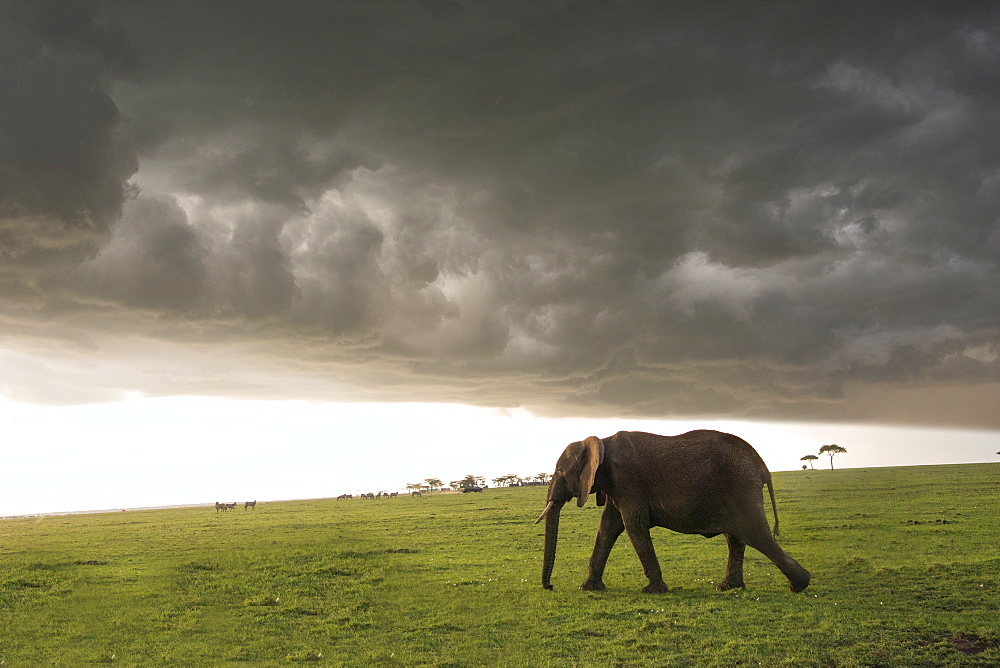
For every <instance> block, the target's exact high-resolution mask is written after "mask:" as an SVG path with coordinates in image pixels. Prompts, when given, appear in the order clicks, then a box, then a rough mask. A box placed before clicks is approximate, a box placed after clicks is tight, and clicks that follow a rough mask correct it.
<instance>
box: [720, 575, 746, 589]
mask: <svg viewBox="0 0 1000 668" xmlns="http://www.w3.org/2000/svg"><path fill="white" fill-rule="evenodd" d="M715 588H716V589H718V590H719V591H729V590H730V589H746V588H747V586H746V585H745V584H743V580H742V579H740V580H736V579H732V580H730V579H729V578H726V579H725V580H723V581H722V582H720V583H719V584H717V585H715Z"/></svg>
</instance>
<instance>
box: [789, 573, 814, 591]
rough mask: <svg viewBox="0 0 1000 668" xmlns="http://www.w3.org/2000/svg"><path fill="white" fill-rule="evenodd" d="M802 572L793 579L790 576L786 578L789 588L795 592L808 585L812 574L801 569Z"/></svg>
mask: <svg viewBox="0 0 1000 668" xmlns="http://www.w3.org/2000/svg"><path fill="white" fill-rule="evenodd" d="M802 573H803V574H802V575H800V576H798V577H796V578H795V579H794V580H793V579H791V578H789V579H788V586H789V589H791V590H792V591H793V592H795V593H796V594H798V593H799V592H800V591H802V590H803V589H805V588H806V587H808V586H809V581H810V580H811V579H812V576H811V575H810V574H809V571H807V570H805V569H803V570H802Z"/></svg>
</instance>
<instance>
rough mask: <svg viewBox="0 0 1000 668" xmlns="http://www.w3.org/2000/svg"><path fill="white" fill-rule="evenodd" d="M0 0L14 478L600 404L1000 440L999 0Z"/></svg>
mask: <svg viewBox="0 0 1000 668" xmlns="http://www.w3.org/2000/svg"><path fill="white" fill-rule="evenodd" d="M0 26H2V27H3V29H2V30H0V416H2V417H3V423H0V427H2V428H3V430H4V432H5V433H6V434H8V435H9V438H6V437H5V439H4V440H3V441H2V442H0V462H3V468H2V469H0V476H2V480H4V481H5V482H6V483H7V485H6V488H5V489H3V490H0V506H2V507H0V514H17V513H31V512H43V511H51V510H81V509H94V508H100V507H105V506H106V507H115V508H117V507H121V506H134V505H143V506H145V505H172V504H182V503H189V502H190V503H199V502H206V501H207V502H211V501H212V500H221V499H222V498H229V499H231V500H235V499H236V498H239V499H243V498H244V497H253V496H258V497H260V498H261V499H277V498H291V497H298V496H310V497H311V496H328V495H331V494H334V495H335V494H337V493H340V492H341V491H352V490H353V491H373V489H379V488H381V489H398V488H399V487H400V486H401V485H404V484H406V483H407V482H417V481H419V479H422V478H424V477H430V476H433V477H445V478H447V477H450V476H462V475H465V474H467V473H477V474H482V475H484V476H487V477H493V476H496V475H501V474H506V473H517V474H534V473H538V472H541V471H547V470H549V469H550V467H551V466H552V462H554V460H555V458H556V456H557V455H558V453H559V451H560V450H561V449H562V447H563V446H564V445H565V444H566V443H567V442H570V441H572V440H576V439H579V438H581V437H584V436H587V435H590V434H591V433H598V434H599V435H610V434H613V433H615V432H616V431H619V430H621V429H646V430H649V431H659V432H663V433H677V432H680V431H684V430H686V429H688V428H692V427H712V426H715V427H717V428H720V429H723V430H727V431H732V432H733V433H736V434H738V435H740V436H743V437H744V438H746V439H747V440H749V441H750V442H751V443H753V444H754V445H755V446H757V447H758V449H759V450H760V451H761V454H762V455H763V456H764V458H765V460H766V461H767V462H768V464H769V465H770V466H771V467H772V468H775V469H778V470H783V469H792V468H796V466H797V465H798V458H799V457H801V456H802V455H803V454H807V453H809V452H814V451H816V450H817V449H818V446H819V445H822V444H824V443H829V442H837V443H839V444H840V445H843V446H844V447H847V448H848V454H847V455H844V456H840V457H838V458H837V460H836V462H837V465H842V466H884V465H897V464H899V465H904V464H929V463H945V462H965V461H970V462H971V461H991V457H994V456H995V455H994V454H993V453H995V452H996V451H997V450H998V449H1000V445H998V441H1000V410H997V407H998V406H1000V167H998V165H1000V114H998V113H997V111H998V109H1000V77H998V76H997V72H1000V4H997V3H975V2H969V3H965V2H955V3H917V4H914V3H910V2H880V3H871V2H866V1H857V2H850V1H849V2H842V3H829V2H821V1H818V0H817V1H809V0H807V1H802V2H787V3H782V2H775V3H710V4H704V5H699V4H695V3H635V4H624V5H615V6H613V7H612V6H606V5H602V4H601V3H578V2H572V1H570V2H544V1H540V2H524V3H502V4H501V3H494V2H475V1H474V2H463V3H442V4H440V5H435V6H434V10H433V11H431V10H429V9H428V8H427V5H425V4H424V3H399V2H386V1H382V0H366V1H365V2H347V1H340V0H337V1H334V2H324V3H317V2H306V1H298V0H292V1H290V2H283V3H265V2H246V3H186V4H176V3H163V2H155V1H151V0H129V1H127V2H125V1H120V0H82V1H79V2H62V1H60V0H53V1H44V0H4V1H3V2H0ZM825 463H826V460H825V458H824V459H821V460H820V461H819V462H818V465H823V464H825ZM413 476H416V477H417V479H412V478H413ZM369 488H372V489H369Z"/></svg>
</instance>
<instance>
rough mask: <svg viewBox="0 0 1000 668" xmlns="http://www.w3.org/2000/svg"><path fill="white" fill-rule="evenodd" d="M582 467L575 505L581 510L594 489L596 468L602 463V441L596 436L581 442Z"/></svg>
mask: <svg viewBox="0 0 1000 668" xmlns="http://www.w3.org/2000/svg"><path fill="white" fill-rule="evenodd" d="M580 458H581V459H582V460H583V461H582V464H583V466H582V467H581V468H580V488H579V489H580V493H579V494H578V495H577V497H576V505H577V506H579V507H580V508H583V505H584V504H585V503H587V498H588V497H590V490H591V489H592V488H593V487H594V477H595V476H596V475H597V468H598V467H599V466H600V465H601V462H603V461H604V441H602V440H601V439H599V438H597V437H596V436H588V437H587V438H586V439H585V440H584V441H583V451H582V452H581V453H580Z"/></svg>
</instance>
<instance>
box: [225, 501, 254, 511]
mask: <svg viewBox="0 0 1000 668" xmlns="http://www.w3.org/2000/svg"><path fill="white" fill-rule="evenodd" d="M238 505H239V504H238V503H237V502H235V501H233V502H232V503H220V502H218V501H216V502H215V512H219V511H220V510H221V511H223V512H226V511H228V510H234V509H235V508H236V506H238ZM243 510H257V502H256V501H245V502H244V503H243Z"/></svg>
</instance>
